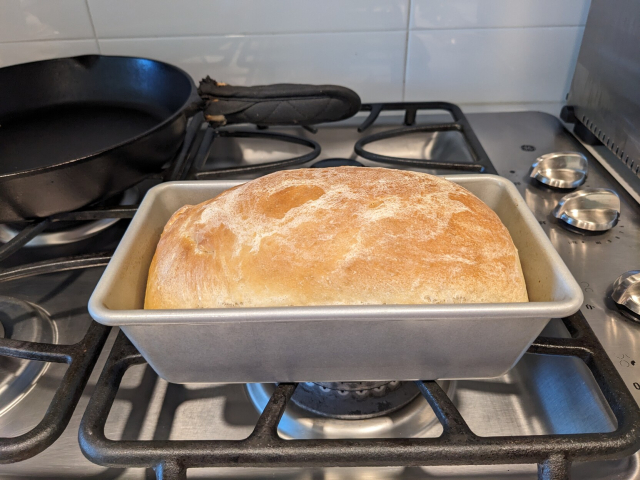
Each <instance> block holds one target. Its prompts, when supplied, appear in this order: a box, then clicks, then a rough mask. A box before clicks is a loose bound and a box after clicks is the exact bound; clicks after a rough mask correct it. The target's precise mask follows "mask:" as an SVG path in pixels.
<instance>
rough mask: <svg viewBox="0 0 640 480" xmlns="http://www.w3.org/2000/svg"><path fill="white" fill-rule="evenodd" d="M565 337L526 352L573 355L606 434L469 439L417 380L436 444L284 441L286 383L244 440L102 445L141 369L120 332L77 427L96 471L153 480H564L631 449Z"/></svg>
mask: <svg viewBox="0 0 640 480" xmlns="http://www.w3.org/2000/svg"><path fill="white" fill-rule="evenodd" d="M563 321H564V324H565V325H566V327H567V329H568V330H569V332H570V333H571V335H572V338H567V339H565V338H548V337H539V338H538V339H537V340H536V341H535V342H534V343H533V345H532V346H531V347H530V348H529V350H528V353H532V354H537V355H560V356H575V357H578V358H580V359H581V360H582V361H584V362H585V364H586V365H587V367H588V368H589V369H590V370H591V372H592V374H593V376H594V378H595V380H596V382H597V384H598V386H599V388H600V390H601V391H602V394H603V396H604V398H605V399H606V401H607V403H608V404H609V407H610V408H611V411H612V412H613V414H614V416H615V418H616V420H617V423H618V426H617V429H616V430H615V431H613V432H610V433H589V434H571V435H541V436H514V437H479V436H477V435H475V434H474V433H473V432H472V431H471V430H470V428H469V427H468V426H467V424H466V422H465V420H464V419H463V418H462V416H461V415H460V413H459V412H458V410H457V409H456V407H455V406H454V405H453V403H452V402H451V400H450V399H449V398H448V397H447V396H446V394H445V393H444V391H443V390H442V389H441V388H440V387H439V386H438V384H437V383H436V382H434V381H424V382H417V384H418V387H419V388H420V391H421V392H422V394H423V395H424V397H425V398H426V399H427V401H428V402H429V404H430V405H431V407H432V408H433V410H434V412H435V414H436V416H437V417H438V419H439V420H440V422H441V424H442V427H443V433H442V435H441V436H440V437H439V438H393V439H381V438H378V439H353V440H351V439H350V440H328V439H327V440H284V439H282V438H280V437H279V435H278V433H277V430H278V424H279V422H280V419H281V418H282V415H283V413H284V411H285V408H286V406H287V402H288V401H289V400H290V398H291V396H292V394H293V392H294V391H295V388H296V384H280V385H279V386H278V387H277V388H276V390H275V392H274V394H273V395H272V397H271V399H270V400H269V403H268V404H267V406H266V407H265V409H264V411H263V413H262V414H261V416H260V418H259V419H258V421H257V423H256V426H255V428H254V430H253V433H252V434H251V435H250V436H249V437H248V438H246V439H244V440H197V441H196V440H194V441H189V440H149V441H146V440H144V441H142V440H120V441H118V440H110V439H107V438H106V436H105V424H106V421H107V418H108V416H109V412H110V410H111V407H112V405H113V402H114V399H115V397H116V394H117V392H118V389H119V385H120V382H121V381H122V377H123V376H124V374H125V372H126V371H127V369H128V368H129V367H131V366H133V365H140V364H144V363H146V362H145V360H144V358H143V357H142V355H141V354H140V353H139V352H138V351H137V350H136V348H135V347H134V346H133V345H132V344H131V343H130V342H129V340H128V339H127V337H126V336H125V335H124V334H122V333H120V334H119V335H118V338H117V339H116V342H115V344H114V346H113V349H112V350H111V353H110V355H109V358H108V360H107V363H106V365H105V368H104V370H103V372H102V375H101V376H100V379H99V380H98V384H97V385H96V388H95V390H94V393H93V396H92V397H91V400H90V401H89V404H88V406H87V409H86V410H85V413H84V417H83V419H82V423H81V425H80V432H79V440H80V447H81V449H82V451H83V453H84V455H85V456H86V457H87V458H88V459H89V460H91V461H92V462H95V463H97V464H99V465H103V466H108V467H117V468H127V467H145V468H153V469H154V470H155V473H156V478H157V479H158V480H177V479H185V478H186V471H187V469H189V468H199V467H279V468H282V467H354V466H371V467H376V466H378V467H382V466H385V467H387V466H404V467H409V466H435V465H472V464H473V465H478V464H481V465H498V464H517V463H520V464H524V463H528V464H537V465H538V478H539V479H541V480H561V479H563V480H566V479H568V478H569V475H570V466H571V463H572V462H574V461H594V460H605V459H618V458H623V457H626V456H628V455H631V454H633V453H634V452H635V451H637V450H638V448H640V408H639V407H638V405H637V404H636V402H635V400H634V399H633V397H632V396H631V394H630V393H629V391H628V390H627V388H626V386H625V385H624V383H623V381H622V379H621V378H620V376H619V374H618V372H617V370H616V369H615V367H614V365H613V364H612V363H611V360H610V359H609V357H608V356H607V354H606V353H605V351H604V349H603V348H602V346H601V345H600V343H599V341H598V339H597V338H596V336H595V334H594V333H593V331H592V330H591V328H590V327H589V325H588V323H587V321H586V320H585V318H584V316H583V315H582V314H581V313H580V312H578V313H576V314H575V315H572V316H570V317H567V318H565V319H563Z"/></svg>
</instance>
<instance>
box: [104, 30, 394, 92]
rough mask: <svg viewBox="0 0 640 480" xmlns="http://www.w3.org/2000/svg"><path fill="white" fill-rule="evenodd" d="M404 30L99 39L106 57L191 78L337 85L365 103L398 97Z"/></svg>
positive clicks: (238, 81)
mask: <svg viewBox="0 0 640 480" xmlns="http://www.w3.org/2000/svg"><path fill="white" fill-rule="evenodd" d="M405 37H406V34H405V33H404V32H372V33H323V34H304V35H266V36H258V35H251V36H223V37H178V38H163V39H159V38H158V39H156V38H154V39H118V40H115V39H114V40H110V39H107V40H100V41H99V42H100V49H101V51H102V53H104V54H107V55H112V54H113V55H115V54H122V53H124V52H126V54H127V55H134V56H142V57H149V58H154V59H157V60H163V61H166V62H169V63H173V64H174V65H177V66H179V67H182V68H183V69H185V70H186V71H188V72H189V73H190V74H191V76H192V77H193V78H194V79H195V80H196V81H198V80H200V79H202V78H204V77H205V76H207V75H210V76H211V77H212V78H214V79H216V80H219V81H224V82H226V83H231V84H238V85H261V84H268V83H289V82H291V83H318V84H322V83H337V84H340V85H344V86H347V87H349V88H352V89H354V90H355V91H356V92H358V93H359V94H360V96H361V97H362V98H363V99H365V101H376V100H378V101H381V100H382V101H393V100H397V99H399V98H401V97H402V82H403V77H404V74H403V72H404V49H405Z"/></svg>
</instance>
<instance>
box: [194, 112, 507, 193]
mask: <svg viewBox="0 0 640 480" xmlns="http://www.w3.org/2000/svg"><path fill="white" fill-rule="evenodd" d="M361 111H363V112H370V113H369V115H368V116H367V118H366V119H365V120H364V121H363V122H362V124H361V125H360V126H359V127H358V132H361V133H362V132H365V131H366V130H367V129H369V127H371V126H372V125H374V124H375V122H376V120H377V119H378V117H379V115H380V113H381V112H382V111H404V121H403V125H404V126H403V127H401V128H397V129H392V130H387V131H383V132H379V133H375V134H373V135H368V136H364V137H362V138H360V139H359V140H358V141H357V142H356V144H355V145H354V151H355V153H356V154H358V155H360V156H361V157H363V158H366V159H368V160H372V161H375V162H378V163H382V164H387V165H404V166H410V167H414V168H430V169H440V170H451V171H467V172H477V173H491V174H495V175H497V171H496V169H495V168H494V166H493V164H492V163H491V160H490V159H489V157H488V156H487V154H486V152H485V151H484V149H483V148H482V145H481V144H480V141H479V140H478V138H477V137H476V135H475V133H474V132H473V129H472V128H471V125H470V124H469V121H468V120H467V117H465V115H464V113H462V110H460V107H458V106H457V105H455V104H452V103H447V102H415V103H407V102H405V103H375V104H364V105H362V108H361ZM418 111H446V112H448V113H449V114H450V115H451V116H452V118H453V122H445V123H433V124H428V125H421V126H416V125H415V122H416V116H417V113H418ZM264 128H266V127H263V130H264ZM305 129H306V130H308V131H310V132H311V133H315V132H316V131H317V130H316V129H315V127H306V128H305ZM447 131H457V132H460V133H461V134H462V138H463V139H464V141H465V144H466V146H467V148H468V151H469V153H470V155H471V158H472V160H473V162H471V163H457V162H448V161H438V160H423V159H416V158H402V157H392V156H387V155H378V154H375V153H372V152H369V151H367V150H365V148H364V147H365V145H368V144H369V143H372V142H376V141H379V140H387V139H390V138H394V137H399V136H402V135H410V134H414V133H435V132H447ZM223 137H226V138H261V139H265V140H269V139H270V140H276V141H281V142H287V143H294V144H298V145H303V146H306V147H308V148H309V149H310V150H309V152H308V153H305V154H304V155H300V156H297V157H292V158H288V159H285V160H278V161H274V162H264V163H260V164H255V165H240V166H234V167H228V168H212V169H208V170H202V168H203V167H204V165H205V163H206V162H207V157H208V156H209V153H210V151H211V148H212V146H213V142H215V139H216V138H223ZM318 155H320V146H319V145H318V144H317V143H316V142H315V141H314V140H311V139H308V138H305V137H297V136H293V135H287V134H281V133H269V132H263V131H260V130H257V131H255V130H253V131H252V130H217V129H212V128H209V129H208V130H207V133H206V135H205V136H204V138H203V141H202V146H201V149H200V152H199V154H198V158H197V159H196V161H195V162H194V165H195V170H196V171H195V173H194V174H193V177H194V178H195V179H197V180H212V179H218V178H229V177H234V176H239V175H247V174H266V173H269V172H273V171H276V170H281V169H284V168H290V167H294V166H299V165H302V164H304V163H307V162H309V161H311V160H314V159H315V158H317V157H318ZM212 160H213V162H215V158H214V159H212Z"/></svg>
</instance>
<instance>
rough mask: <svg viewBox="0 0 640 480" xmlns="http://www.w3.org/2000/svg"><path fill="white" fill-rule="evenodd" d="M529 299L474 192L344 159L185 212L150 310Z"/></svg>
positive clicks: (172, 225)
mask: <svg viewBox="0 0 640 480" xmlns="http://www.w3.org/2000/svg"><path fill="white" fill-rule="evenodd" d="M526 301H528V298H527V290H526V285H525V281H524V277H523V275H522V269H521V266H520V260H519V258H518V252H517V250H516V247H515V246H514V244H513V241H512V240H511V237H510V235H509V232H508V231H507V229H506V228H505V226H504V225H503V224H502V222H501V221H500V219H499V218H498V216H497V215H496V214H495V213H494V212H493V211H492V210H491V209H490V208H489V207H487V205H485V204H484V203H483V202H482V201H480V200H479V199H478V198H477V197H475V196H474V195H472V194H471V193H470V192H469V191H467V190H465V189H464V188H462V187H460V186H459V185H457V184H455V183H452V182H449V181H447V180H444V179H442V178H439V177H435V176H432V175H427V174H424V173H416V172H409V171H403V170H393V169H385V168H357V167H339V168H318V169H299V170H286V171H281V172H277V173H273V174H271V175H267V176H264V177H261V178H258V179H256V180H253V181H251V182H248V183H245V184H243V185H240V186H238V187H235V188H233V189H231V190H228V191H226V192H224V193H222V194H221V195H219V196H217V197H216V198H214V199H211V200H208V201H206V202H203V203H201V204H199V205H195V206H185V207H183V208H181V209H180V210H178V211H177V212H176V213H175V214H174V215H173V216H172V217H171V219H170V220H169V222H168V223H167V225H166V226H165V228H164V232H163V234H162V238H161V239H160V242H159V243H158V247H157V250H156V253H155V256H154V258H153V261H152V263H151V267H150V269H149V277H148V282H147V292H146V298H145V308H147V309H176V308H221V307H274V306H291V305H363V304H430V303H494V302H526Z"/></svg>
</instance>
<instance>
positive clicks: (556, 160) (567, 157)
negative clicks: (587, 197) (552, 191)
mask: <svg viewBox="0 0 640 480" xmlns="http://www.w3.org/2000/svg"><path fill="white" fill-rule="evenodd" d="M588 166H589V163H588V161H587V157H585V156H584V155H583V154H581V153H579V152H557V153H547V154H546V155H542V156H540V157H538V159H537V160H536V162H535V163H534V164H533V166H532V170H531V175H530V177H531V178H534V179H536V180H537V181H538V182H540V183H543V184H544V185H547V186H549V187H552V188H559V189H571V188H577V187H579V186H580V185H582V184H583V183H584V182H585V180H586V179H587V169H588Z"/></svg>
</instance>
